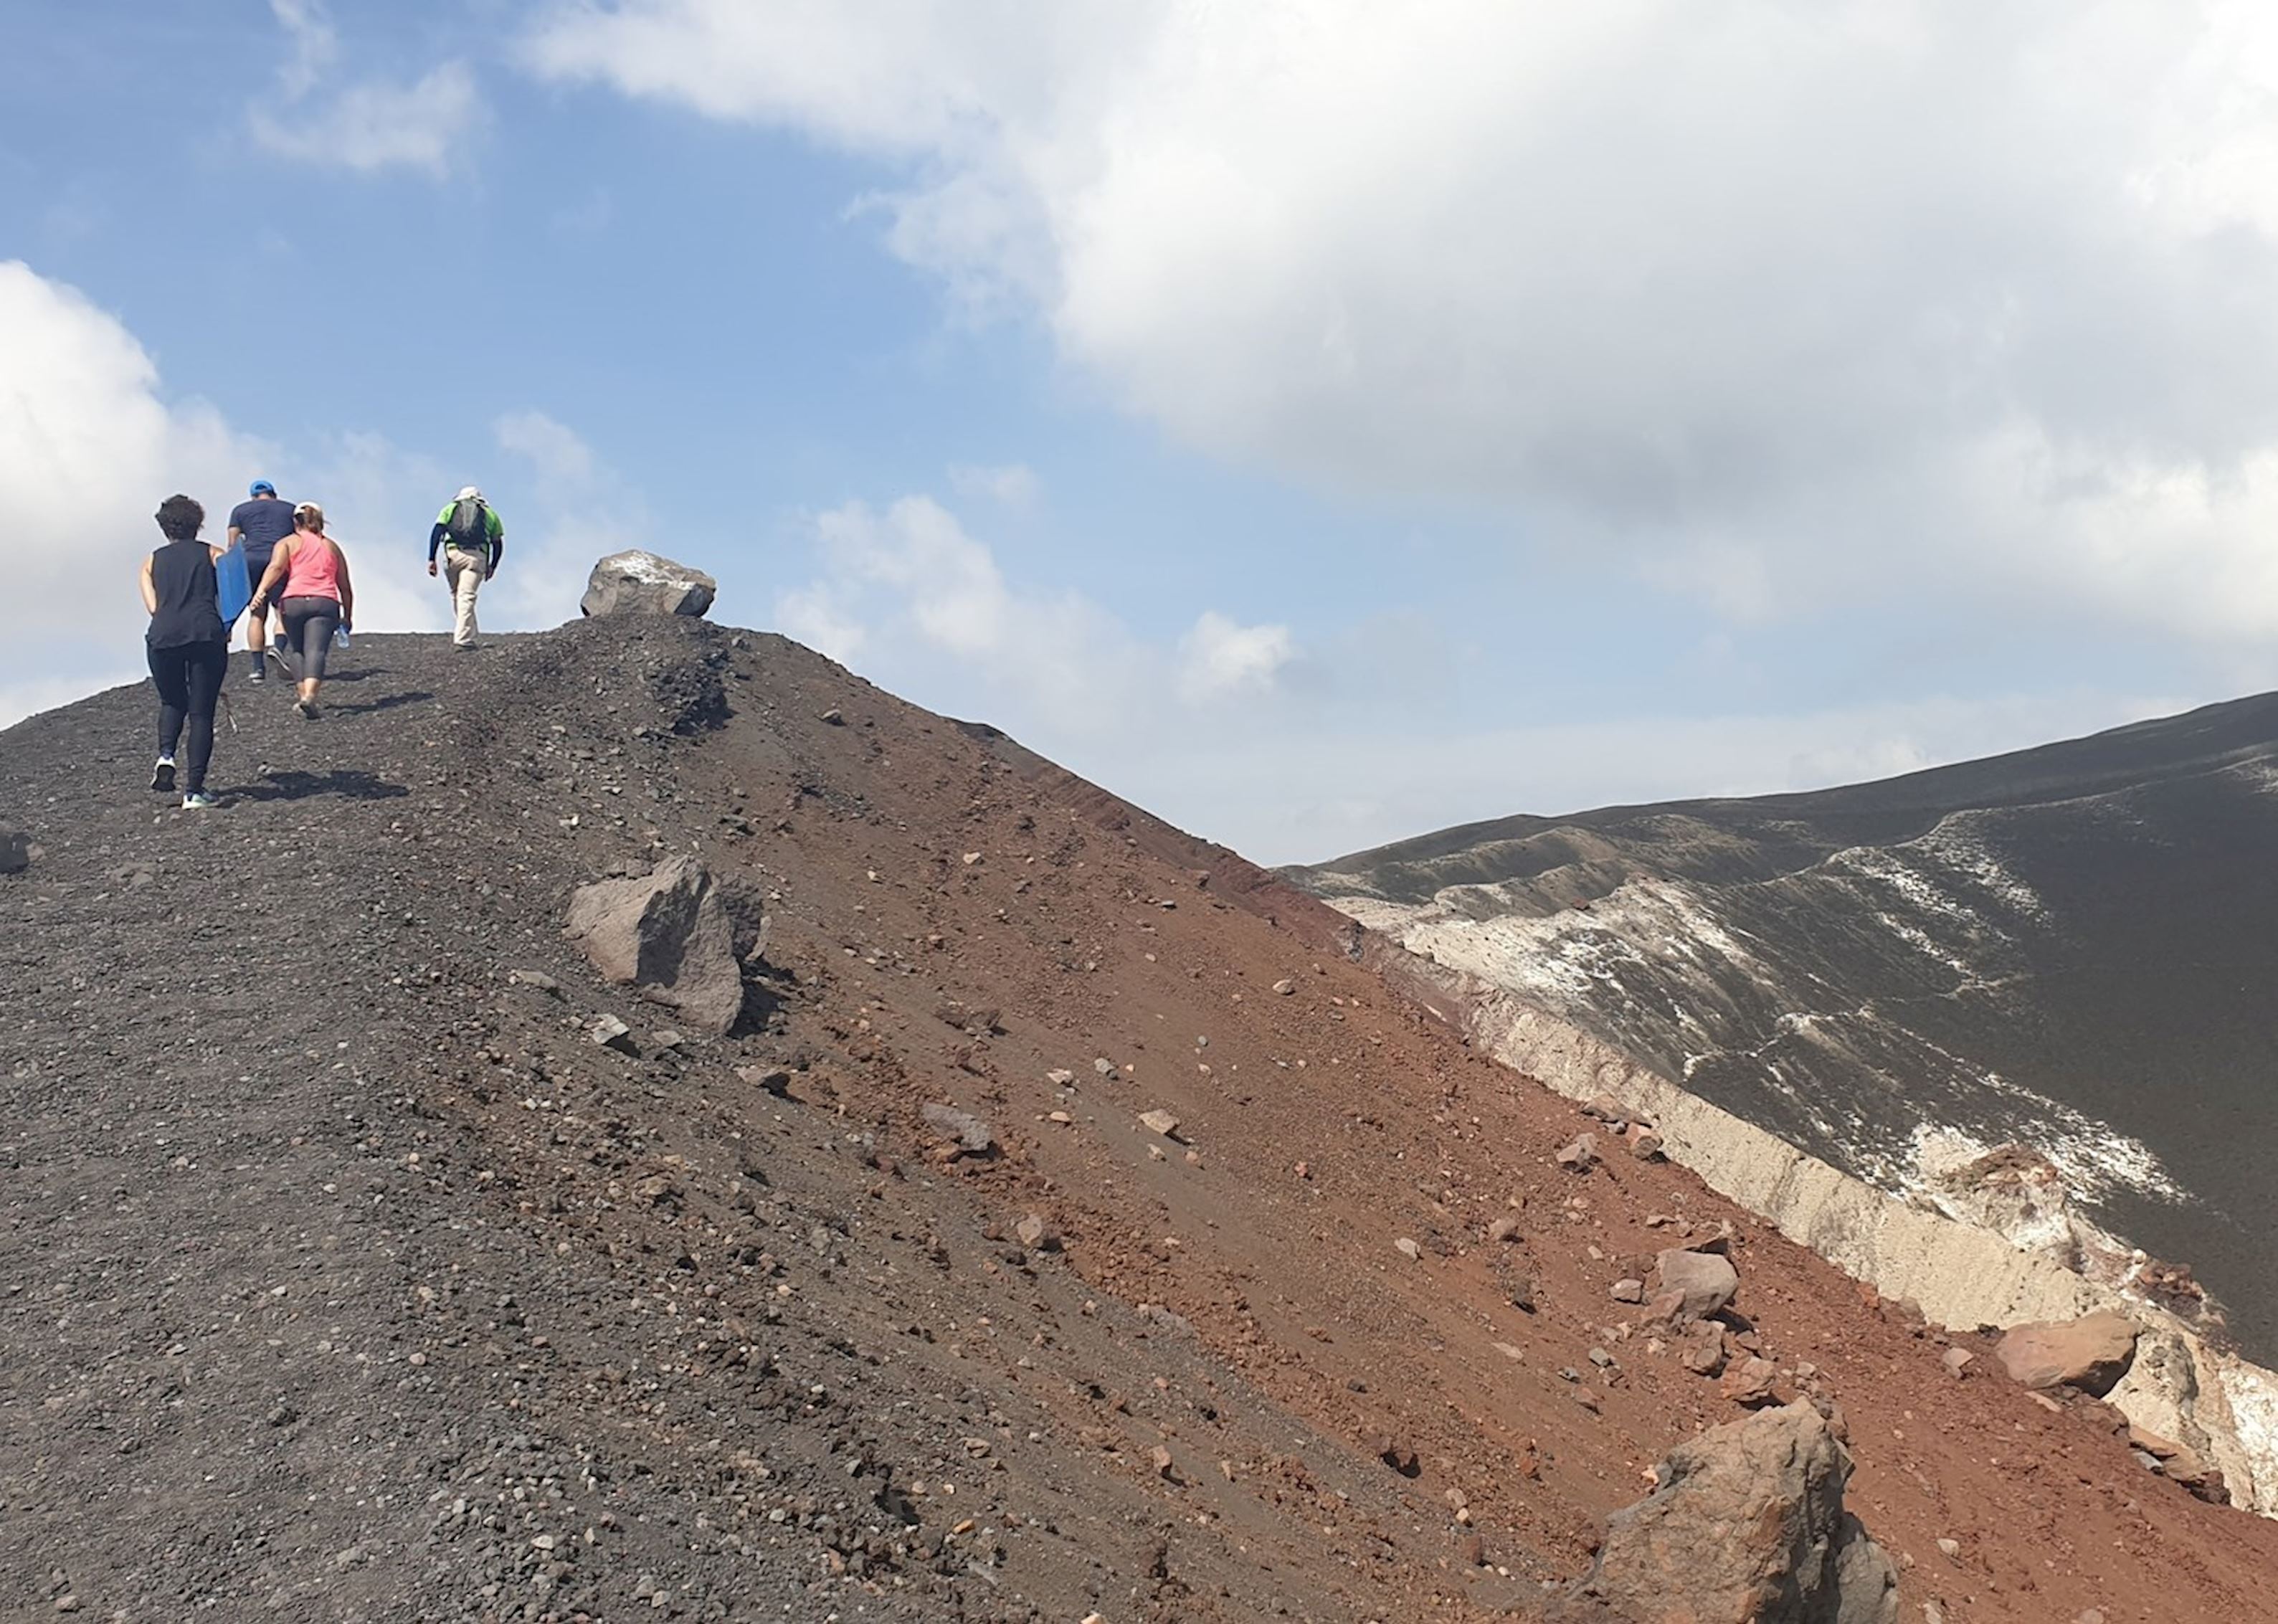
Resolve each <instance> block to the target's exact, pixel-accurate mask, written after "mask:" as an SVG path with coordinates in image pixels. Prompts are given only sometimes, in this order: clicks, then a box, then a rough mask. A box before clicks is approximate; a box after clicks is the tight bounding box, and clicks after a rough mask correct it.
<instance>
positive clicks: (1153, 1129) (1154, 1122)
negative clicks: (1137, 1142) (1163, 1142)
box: [1139, 1109, 1179, 1139]
mask: <svg viewBox="0 0 2278 1624" xmlns="http://www.w3.org/2000/svg"><path fill="white" fill-rule="evenodd" d="M1139 1125H1140V1126H1141V1127H1143V1128H1145V1129H1146V1130H1147V1131H1148V1132H1150V1133H1159V1134H1161V1135H1162V1136H1163V1137H1164V1138H1165V1139H1176V1138H1178V1137H1179V1119H1178V1118H1177V1117H1173V1116H1172V1115H1171V1113H1170V1112H1168V1111H1166V1110H1162V1109H1155V1110H1151V1111H1141V1112H1140V1113H1139Z"/></svg>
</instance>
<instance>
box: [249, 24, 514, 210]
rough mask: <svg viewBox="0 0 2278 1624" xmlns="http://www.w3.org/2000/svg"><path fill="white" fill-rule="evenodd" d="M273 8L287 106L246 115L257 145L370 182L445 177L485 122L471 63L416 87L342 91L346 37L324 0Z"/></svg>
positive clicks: (438, 71)
mask: <svg viewBox="0 0 2278 1624" xmlns="http://www.w3.org/2000/svg"><path fill="white" fill-rule="evenodd" d="M269 6H270V10H271V11H273V12H275V13H276V17H277V20H278V22H279V24H280V25H281V26H282V27H283V28H284V29H285V33H286V35H287V39H288V40H289V41H290V42H291V43H292V47H293V54H292V56H291V57H289V58H288V59H287V61H286V62H285V64H284V65H282V66H281V67H279V70H278V73H277V84H278V90H279V95H280V99H281V100H282V102H283V103H285V105H284V106H282V107H281V108H279V107H271V106H261V105H256V107H254V108H253V110H252V111H250V112H248V115H247V118H248V123H249V125H250V127H251V129H252V131H253V134H254V138H255V139H256V140H257V141H259V142H260V143H261V144H262V145H263V146H264V147H266V148H267V149H269V150H271V152H275V153H279V154H280V155H282V156H286V157H289V158H295V159H298V160H300V161H302V162H303V163H310V164H327V165H336V166H338V167H340V168H343V169H352V170H357V171H361V172H371V171H374V170H381V169H392V168H397V167H402V168H408V169H424V170H426V171H427V172H430V173H432V174H436V175H441V174H444V173H447V172H448V171H449V169H450V167H451V164H452V160H453V158H454V157H455V155H456V154H457V152H458V150H459V149H460V147H461V145H462V142H463V141H465V139H466V137H467V136H468V135H469V134H470V133H472V131H473V130H474V128H475V126H476V125H477V123H478V121H479V119H480V118H481V114H482V101H481V96H480V93H479V92H478V89H477V87H476V84H475V76H474V71H473V70H472V69H471V68H470V67H469V66H468V65H467V64H466V63H464V62H462V61H458V60H452V61H448V62H443V63H439V64H438V65H436V66H434V67H432V68H431V69H429V70H428V71H427V72H425V73H424V74H422V75H421V76H420V77H419V78H418V79H417V80H415V81H414V82H412V83H410V84H390V83H386V82H383V81H381V80H362V81H359V82H350V83H340V82H338V79H337V75H338V72H339V69H340V59H341V52H340V34H339V32H338V30H336V29H335V28H334V27H333V22H332V18H331V15H330V13H329V12H328V11H326V10H325V7H324V6H323V5H322V4H320V3H319V0H269Z"/></svg>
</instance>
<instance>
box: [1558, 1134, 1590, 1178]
mask: <svg viewBox="0 0 2278 1624" xmlns="http://www.w3.org/2000/svg"><path fill="white" fill-rule="evenodd" d="M1558 1165H1559V1166H1561V1167H1563V1168H1567V1169H1569V1170H1572V1171H1574V1172H1577V1173H1586V1172H1588V1171H1589V1170H1591V1169H1592V1168H1594V1167H1595V1166H1597V1165H1598V1136H1597V1135H1596V1134H1594V1133H1582V1134H1577V1135H1576V1136H1575V1138H1574V1140H1572V1142H1571V1143H1569V1144H1565V1145H1561V1146H1560V1147H1558Z"/></svg>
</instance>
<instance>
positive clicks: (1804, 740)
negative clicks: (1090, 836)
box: [1111, 691, 2182, 863]
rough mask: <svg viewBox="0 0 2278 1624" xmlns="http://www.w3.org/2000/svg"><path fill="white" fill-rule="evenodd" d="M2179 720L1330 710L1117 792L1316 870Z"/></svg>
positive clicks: (1144, 775) (1140, 747) (1866, 710)
mask: <svg viewBox="0 0 2278 1624" xmlns="http://www.w3.org/2000/svg"><path fill="white" fill-rule="evenodd" d="M2181 708H2182V702H2181V701H2176V700H2164V699H2145V698H2140V697H2135V696H2123V695H2113V694H2100V693H2085V692H2076V691H2075V692H2066V693H2060V694H2022V695H2020V694H2007V695H1995V696H1991V697H1986V698H1950V697H1942V698H1931V699H1927V700H1922V701H1918V702H1913V703H1905V704H1887V705H1853V706H1840V707H1828V708H1823V709H1816V710H1807V711H1804V712H1801V713H1787V714H1762V713H1727V714H1719V715H1710V716H1681V715H1668V714H1663V715H1653V714H1646V715H1635V716H1626V717H1611V718H1604V719H1592V720H1590V721H1582V722H1574V723H1562V724H1549V725H1542V726H1533V727H1518V728H1491V729H1477V730H1472V731H1460V732H1455V733H1441V734H1430V733H1424V732H1419V731H1418V730H1417V729H1415V728H1398V727H1394V728H1383V727H1367V726H1360V727H1354V726H1349V725H1347V724H1345V723H1344V722H1343V721H1342V719H1341V718H1337V717H1334V716H1331V717H1326V718H1323V719H1321V720H1320V721H1319V722H1318V724H1317V725H1314V726H1311V727H1306V728H1272V729H1265V730H1260V731H1257V732H1255V733H1250V734H1243V735H1223V734H1203V735H1199V736H1179V737H1177V738H1175V739H1172V740H1168V741H1163V740H1141V741H1136V742H1135V743H1136V747H1135V748H1134V749H1133V750H1132V751H1129V752H1128V754H1127V755H1125V756H1124V757H1123V759H1121V760H1120V762H1119V764H1118V766H1119V771H1120V780H1119V782H1117V783H1115V784H1113V785H1112V786H1111V788H1114V789H1119V790H1120V791H1121V792H1123V793H1126V794H1129V795H1132V796H1134V797H1135V798H1136V799H1138V800H1139V801H1140V802H1141V804H1143V805H1145V806H1147V807H1148V809H1149V810H1150V811H1152V812H1157V813H1158V814H1160V815H1162V816H1164V817H1166V818H1168V819H1169V820H1172V821H1173V822H1174V823H1180V824H1182V825H1184V826H1185V827H1189V828H1199V829H1202V830H1204V831H1206V832H1207V833H1208V834H1209V835H1210V836H1211V837H1212V839H1215V840H1221V841H1225V842H1227V843H1229V844H1231V845H1232V846H1233V847H1234V848H1235V850H1238V851H1240V852H1241V853H1242V855H1243V856H1245V857H1247V858H1250V859H1252V860H1253V861H1256V862H1261V863H1297V862H1321V861H1325V860H1326V859H1327V858H1331V857H1333V856H1337V855H1340V854H1342V853H1345V852H1349V851H1356V850H1365V849H1366V848H1369V847H1372V846H1377V845H1381V844H1383V843H1385V842H1389V841H1394V840H1399V839H1403V838H1406V837H1407V836H1410V835H1415V834H1416V833H1418V831H1419V830H1424V829H1429V828H1438V827H1449V826H1450V825H1453V824H1457V823H1463V822H1467V821H1471V820H1477V819H1487V818H1501V817H1506V816H1509V815H1510V814H1511V813H1513V812H1521V811H1525V812H1540V813H1545V814H1550V815H1557V814H1562V813H1566V812H1579V811H1584V810H1587V809H1589V808H1593V807H1598V806H1606V805H1622V804H1651V803H1655V802H1658V801H1665V800H1670V799H1677V798H1692V797H1705V796H1724V795H1730V796H1745V795H1767V794H1774V793H1779V792H1784V791H1788V790H1800V789H1824V788H1826V787H1828V786H1830V785H1833V784H1838V783H1851V782H1860V781H1861V780H1863V779H1867V778H1872V777H1878V776H1887V775H1890V774H1897V773H1905V772H1912V771H1915V770H1916V769H1918V768H1921V767H1924V766H1936V765H1938V764H1941V763H1945V762H1953V761H1964V760H1968V759H1974V758H1976V757H1980V756H1985V755H1990V754H1994V753H1998V752H1999V751H2007V750H2015V749H2022V748H2025V747H2027V746H2030V745H2034V744H2039V743H2046V742H2047V741H2049V740H2051V739H2054V738H2064V737H2069V736H2077V735H2080V734H2084V733H2090V732H2093V731H2096V730H2098V729H2099V728H2109V727H2117V726H2121V725H2122V724H2124V723H2127V722H2130V721H2139V720H2141V719H2143V718H2144V717H2146V716H2151V715H2159V714H2165V713H2170V712H2173V711H2175V710H2177V709H2181Z"/></svg>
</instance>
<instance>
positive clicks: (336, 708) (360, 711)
mask: <svg viewBox="0 0 2278 1624" xmlns="http://www.w3.org/2000/svg"><path fill="white" fill-rule="evenodd" d="M332 680H333V679H332V678H331V677H326V678H325V681H326V682H331V681H332ZM434 697H435V696H434V695H433V694H431V693H429V692H427V691H426V690H424V689H418V688H414V689H411V690H408V691H406V692H403V693H400V694H383V695H382V696H380V698H377V699H372V700H369V701H367V702H366V703H364V704H363V705H326V706H325V709H326V710H329V711H332V712H333V713H336V714H338V715H341V716H369V715H371V713H373V712H374V711H392V710H394V708H395V707H396V706H397V705H424V704H425V703H426V702H427V701H428V700H430V699H432V698H434Z"/></svg>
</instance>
